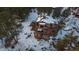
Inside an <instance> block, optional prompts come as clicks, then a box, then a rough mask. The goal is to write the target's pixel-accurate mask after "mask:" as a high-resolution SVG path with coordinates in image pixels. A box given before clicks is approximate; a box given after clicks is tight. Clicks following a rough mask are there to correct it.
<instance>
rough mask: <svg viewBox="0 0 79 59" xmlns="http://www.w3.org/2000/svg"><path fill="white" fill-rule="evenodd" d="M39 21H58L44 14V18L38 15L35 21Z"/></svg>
mask: <svg viewBox="0 0 79 59" xmlns="http://www.w3.org/2000/svg"><path fill="white" fill-rule="evenodd" d="M39 21H42V22H45V23H56V24H58V21H57V20H56V19H53V18H52V17H51V16H45V17H44V18H43V17H38V19H37V21H36V22H39Z"/></svg>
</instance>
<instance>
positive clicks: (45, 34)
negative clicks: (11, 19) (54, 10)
mask: <svg viewBox="0 0 79 59" xmlns="http://www.w3.org/2000/svg"><path fill="white" fill-rule="evenodd" d="M31 26H32V29H31V30H32V31H34V37H35V38H36V39H37V40H38V41H39V40H40V39H44V40H48V39H49V37H50V36H52V35H53V34H54V32H55V31H56V30H57V28H58V24H57V21H56V20H55V19H53V18H52V17H49V16H42V17H41V18H39V17H38V19H37V21H36V22H33V23H32V25H31Z"/></svg>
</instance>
